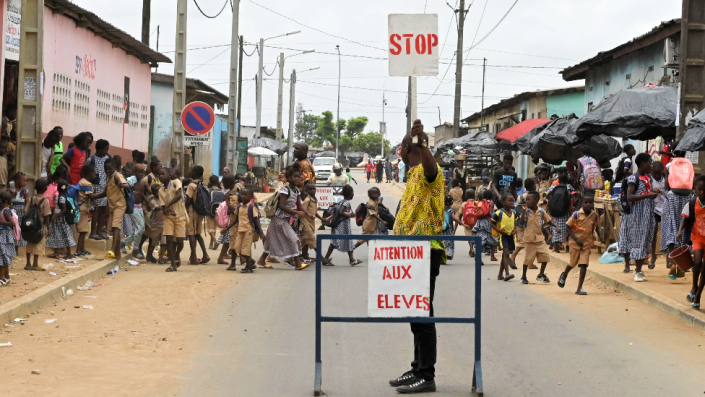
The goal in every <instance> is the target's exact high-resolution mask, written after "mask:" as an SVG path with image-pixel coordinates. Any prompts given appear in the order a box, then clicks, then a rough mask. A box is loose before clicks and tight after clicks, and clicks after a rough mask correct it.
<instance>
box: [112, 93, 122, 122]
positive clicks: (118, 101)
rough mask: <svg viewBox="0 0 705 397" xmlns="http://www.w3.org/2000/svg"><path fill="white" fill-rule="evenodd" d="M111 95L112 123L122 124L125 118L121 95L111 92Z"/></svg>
mask: <svg viewBox="0 0 705 397" xmlns="http://www.w3.org/2000/svg"><path fill="white" fill-rule="evenodd" d="M112 97H113V104H112V108H113V112H112V115H111V121H112V122H113V123H118V124H122V123H123V121H124V120H125V109H124V108H123V106H124V103H123V99H122V96H121V95H115V94H112Z"/></svg>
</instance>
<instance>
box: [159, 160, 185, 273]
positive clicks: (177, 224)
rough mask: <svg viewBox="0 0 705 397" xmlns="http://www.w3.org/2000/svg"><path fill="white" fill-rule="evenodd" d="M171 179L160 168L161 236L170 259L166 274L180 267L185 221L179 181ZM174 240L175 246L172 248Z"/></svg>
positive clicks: (166, 169)
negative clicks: (163, 237)
mask: <svg viewBox="0 0 705 397" xmlns="http://www.w3.org/2000/svg"><path fill="white" fill-rule="evenodd" d="M171 178H172V175H171V172H170V170H169V169H168V168H162V169H161V172H160V174H159V179H160V180H161V181H162V188H161V189H159V204H161V206H162V213H163V214H164V229H163V231H162V234H163V235H164V236H166V250H167V255H168V256H169V258H170V259H171V266H169V267H168V268H167V269H166V271H167V272H175V271H176V269H178V268H179V266H181V257H180V255H181V250H183V249H184V238H186V220H187V215H186V206H185V205H184V194H183V189H182V188H181V181H180V180H179V179H178V178H176V179H173V180H172V179H171ZM175 239H176V246H174V243H175V242H174V240H175ZM174 251H176V252H174Z"/></svg>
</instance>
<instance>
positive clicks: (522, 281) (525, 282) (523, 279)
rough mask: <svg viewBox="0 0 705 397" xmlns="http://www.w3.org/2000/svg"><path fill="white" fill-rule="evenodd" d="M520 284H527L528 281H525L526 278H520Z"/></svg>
mask: <svg viewBox="0 0 705 397" xmlns="http://www.w3.org/2000/svg"><path fill="white" fill-rule="evenodd" d="M521 283H522V284H529V280H527V279H526V277H522V278H521Z"/></svg>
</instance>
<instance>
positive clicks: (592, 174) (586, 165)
mask: <svg viewBox="0 0 705 397" xmlns="http://www.w3.org/2000/svg"><path fill="white" fill-rule="evenodd" d="M580 163H581V164H582V166H583V178H584V179H583V187H584V188H585V189H588V190H603V189H604V188H605V182H604V180H602V170H601V169H600V166H599V165H597V161H595V160H594V159H592V158H591V159H589V160H588V161H585V162H583V161H582V160H581V161H580Z"/></svg>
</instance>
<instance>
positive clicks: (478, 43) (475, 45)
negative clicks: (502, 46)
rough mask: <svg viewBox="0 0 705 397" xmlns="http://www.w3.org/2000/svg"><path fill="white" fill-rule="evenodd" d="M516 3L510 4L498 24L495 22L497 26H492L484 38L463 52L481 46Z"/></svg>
mask: <svg viewBox="0 0 705 397" xmlns="http://www.w3.org/2000/svg"><path fill="white" fill-rule="evenodd" d="M518 2H519V0H516V1H514V4H512V6H511V7H509V9H508V10H507V12H506V13H505V14H504V15H503V16H502V18H500V20H499V22H497V24H496V25H494V26H493V27H492V29H490V31H489V32H487V34H486V35H484V36H483V37H482V38H481V39H480V41H478V42H477V44H473V45H472V46H470V48H468V49H467V50H465V51H468V52H469V51H470V50H472V49H473V48H475V47H477V46H479V45H480V44H482V42H483V41H485V39H486V38H487V37H489V36H490V35H491V34H492V32H494V30H495V29H497V27H498V26H499V25H500V24H501V23H502V21H504V18H506V17H507V15H509V13H510V12H511V11H512V10H513V9H514V6H515V5H517V3H518ZM485 4H486V3H485Z"/></svg>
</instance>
